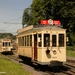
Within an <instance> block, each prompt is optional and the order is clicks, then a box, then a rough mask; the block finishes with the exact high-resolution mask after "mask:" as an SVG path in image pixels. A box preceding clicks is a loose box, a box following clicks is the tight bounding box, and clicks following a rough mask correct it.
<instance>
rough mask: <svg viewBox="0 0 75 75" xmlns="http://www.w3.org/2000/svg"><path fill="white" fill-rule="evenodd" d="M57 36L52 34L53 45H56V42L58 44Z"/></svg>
mask: <svg viewBox="0 0 75 75" xmlns="http://www.w3.org/2000/svg"><path fill="white" fill-rule="evenodd" d="M56 41H57V37H56V35H52V46H53V47H56V44H57V42H56Z"/></svg>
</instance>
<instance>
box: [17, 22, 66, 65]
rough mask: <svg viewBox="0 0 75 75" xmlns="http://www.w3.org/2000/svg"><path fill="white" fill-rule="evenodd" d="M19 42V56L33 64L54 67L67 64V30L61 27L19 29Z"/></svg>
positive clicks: (48, 26)
mask: <svg viewBox="0 0 75 75" xmlns="http://www.w3.org/2000/svg"><path fill="white" fill-rule="evenodd" d="M44 23H45V22H44ZM17 41H18V55H22V56H24V57H28V58H30V59H31V61H32V62H35V63H37V64H41V65H49V64H50V65H52V66H59V65H63V63H64V62H66V29H63V28H62V27H61V26H59V25H39V26H37V27H35V26H33V25H30V26H27V27H25V28H23V29H19V30H18V34H17Z"/></svg>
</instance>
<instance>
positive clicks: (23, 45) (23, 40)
mask: <svg viewBox="0 0 75 75" xmlns="http://www.w3.org/2000/svg"><path fill="white" fill-rule="evenodd" d="M22 46H24V37H22Z"/></svg>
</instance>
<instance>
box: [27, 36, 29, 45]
mask: <svg viewBox="0 0 75 75" xmlns="http://www.w3.org/2000/svg"><path fill="white" fill-rule="evenodd" d="M27 46H29V35H28V36H27Z"/></svg>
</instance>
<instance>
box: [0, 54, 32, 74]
mask: <svg viewBox="0 0 75 75" xmlns="http://www.w3.org/2000/svg"><path fill="white" fill-rule="evenodd" d="M30 74H31V73H29V72H26V71H25V70H24V69H23V68H22V64H16V63H13V62H12V61H11V60H10V59H7V58H5V57H4V56H2V55H1V54H0V75H30Z"/></svg>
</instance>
